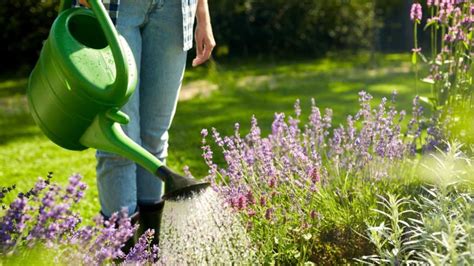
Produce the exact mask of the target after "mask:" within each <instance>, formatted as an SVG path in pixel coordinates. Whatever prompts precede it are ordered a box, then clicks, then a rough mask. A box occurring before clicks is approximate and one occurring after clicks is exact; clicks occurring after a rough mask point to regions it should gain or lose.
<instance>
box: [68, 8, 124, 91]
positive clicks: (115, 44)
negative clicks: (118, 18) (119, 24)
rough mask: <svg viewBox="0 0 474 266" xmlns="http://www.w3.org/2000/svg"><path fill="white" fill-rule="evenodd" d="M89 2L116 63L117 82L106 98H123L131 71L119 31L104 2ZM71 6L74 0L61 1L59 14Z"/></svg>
mask: <svg viewBox="0 0 474 266" xmlns="http://www.w3.org/2000/svg"><path fill="white" fill-rule="evenodd" d="M88 2H89V4H90V6H91V9H92V11H93V12H94V15H95V16H96V18H97V20H98V21H99V24H100V27H101V29H102V31H103V32H104V35H105V38H106V39H107V43H108V44H109V46H110V50H111V51H112V55H113V57H114V61H115V70H116V71H115V73H116V74H115V81H114V83H113V84H112V85H110V86H109V88H108V89H107V90H106V91H104V94H105V95H104V97H105V98H108V99H114V98H122V97H123V96H124V95H126V93H127V90H128V82H129V78H128V75H129V69H128V64H127V60H125V58H126V57H125V53H124V49H122V47H121V46H120V42H119V39H118V33H117V30H116V29H115V26H114V24H113V23H112V20H111V19H110V17H109V16H108V14H107V11H106V10H105V7H104V5H103V4H102V1H101V0H88ZM71 6H72V0H61V3H60V5H59V13H61V12H63V11H65V10H67V9H69V8H71Z"/></svg>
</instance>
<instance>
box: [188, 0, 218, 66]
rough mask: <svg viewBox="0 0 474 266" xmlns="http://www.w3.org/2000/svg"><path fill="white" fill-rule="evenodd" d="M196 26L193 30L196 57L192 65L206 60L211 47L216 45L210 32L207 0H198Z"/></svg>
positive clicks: (209, 55)
mask: <svg viewBox="0 0 474 266" xmlns="http://www.w3.org/2000/svg"><path fill="white" fill-rule="evenodd" d="M196 18H197V26H196V32H195V34H194V35H195V36H194V38H195V41H196V58H194V60H193V66H194V67H195V66H198V65H200V64H202V63H204V62H206V61H207V60H208V59H209V58H210V57H211V54H212V49H214V47H215V46H216V41H215V40H214V34H213V33H212V26H211V17H210V15H209V6H208V4H207V0H198V3H197V10H196Z"/></svg>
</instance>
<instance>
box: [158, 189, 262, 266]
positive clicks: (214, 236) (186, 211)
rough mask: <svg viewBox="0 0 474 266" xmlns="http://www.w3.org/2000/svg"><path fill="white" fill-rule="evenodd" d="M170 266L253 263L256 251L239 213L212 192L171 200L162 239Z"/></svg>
mask: <svg viewBox="0 0 474 266" xmlns="http://www.w3.org/2000/svg"><path fill="white" fill-rule="evenodd" d="M160 254H161V256H160V257H161V261H162V262H163V263H164V264H166V265H203V264H207V265H216V264H218V265H222V264H226V265H229V264H233V265H239V264H246V265H248V264H252V262H255V250H254V248H253V247H252V245H251V242H250V240H249V238H248V236H247V234H246V232H245V228H244V227H243V226H242V224H241V223H240V222H239V220H238V217H237V216H236V214H234V213H232V210H230V209H229V208H228V207H226V206H225V204H224V202H223V200H222V199H221V198H220V197H219V196H218V194H217V193H216V192H214V191H213V190H212V189H207V190H205V191H204V192H201V193H200V194H197V195H194V196H193V197H192V198H188V199H184V200H180V201H167V202H166V204H165V209H164V211H163V219H162V229H161V237H160Z"/></svg>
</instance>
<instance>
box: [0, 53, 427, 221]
mask: <svg viewBox="0 0 474 266" xmlns="http://www.w3.org/2000/svg"><path fill="white" fill-rule="evenodd" d="M368 58H369V57H368V56H367V55H359V56H352V57H349V58H330V59H329V58H326V59H319V60H309V59H308V60H297V61H295V60H293V61H277V62H274V61H263V60H260V61H259V60H253V61H251V60H246V61H244V60H241V61H235V62H227V63H222V64H220V63H211V64H209V65H208V66H207V67H201V68H198V69H190V70H189V71H188V72H187V73H186V77H185V83H187V82H190V81H196V80H202V79H204V80H207V81H208V82H211V83H214V84H216V85H217V86H218V90H217V91H214V92H213V93H212V94H211V95H210V96H209V97H203V96H197V97H194V98H193V99H190V100H187V101H182V102H180V103H179V106H178V110H177V113H176V117H175V119H174V122H173V126H172V129H171V132H170V135H171V139H170V157H169V159H168V164H169V165H170V166H171V167H174V168H176V169H181V168H182V167H183V166H185V165H189V166H190V168H191V171H192V172H193V173H194V175H195V176H203V175H205V174H206V172H207V169H206V167H205V164H204V162H203V160H202V159H201V157H200V154H201V149H200V146H201V138H200V131H201V129H202V128H211V127H215V128H217V129H218V130H219V131H220V132H222V134H230V133H231V132H232V130H233V125H234V123H235V122H238V123H240V124H241V128H242V131H243V133H245V132H247V131H248V128H249V121H250V118H251V116H252V115H255V116H256V117H257V118H258V120H259V124H260V125H261V127H262V129H263V132H264V133H265V132H268V130H269V128H270V125H271V122H272V119H273V115H274V113H275V112H286V113H287V114H290V113H291V112H292V108H293V103H294V102H295V100H296V99H300V100H301V103H302V108H303V114H308V113H309V112H308V111H309V105H310V99H311V98H315V99H316V102H317V104H318V106H319V107H321V108H332V109H333V110H334V116H335V117H334V119H335V121H336V122H338V121H339V122H340V121H343V119H344V118H345V116H346V115H348V114H352V113H354V112H355V110H356V108H357V106H358V103H357V98H358V95H357V92H358V91H360V90H366V91H368V92H370V93H371V94H372V95H373V96H374V97H375V98H376V99H378V100H379V99H380V98H381V97H384V96H385V97H389V96H390V93H391V92H392V91H393V90H397V91H398V93H399V97H398V100H399V104H400V106H401V107H402V108H404V109H407V111H409V109H410V104H411V99H412V97H413V96H414V95H415V89H414V88H415V80H414V74H413V71H412V68H411V66H410V64H409V63H407V62H409V56H408V55H378V56H377V58H376V59H377V60H376V61H375V62H371V63H369V60H368ZM369 66H373V67H369ZM26 84H27V79H26V77H6V76H5V75H3V77H2V78H1V79H0V185H2V186H9V185H12V184H17V186H18V190H19V191H24V190H27V189H29V188H30V187H31V186H32V185H33V183H34V182H35V180H36V178H37V177H38V176H43V177H44V176H46V175H47V173H48V172H49V171H52V172H54V176H55V177H54V179H55V180H56V181H58V182H60V183H65V182H66V181H67V177H68V176H70V175H71V174H72V173H81V174H82V175H83V176H84V177H85V181H86V182H87V183H88V185H89V186H90V189H89V190H88V193H87V194H86V200H84V201H83V203H82V205H81V210H80V211H81V213H82V215H83V216H84V217H85V218H88V217H91V216H93V215H95V214H96V213H98V211H99V204H98V200H97V190H96V187H95V159H94V151H92V150H86V151H83V152H72V151H66V150H64V149H62V148H59V147H57V146H55V145H54V144H53V143H51V142H50V141H49V140H48V139H47V138H46V137H45V136H44V135H43V134H42V133H41V132H40V130H39V129H38V128H37V127H36V125H35V124H34V122H33V120H32V119H31V118H30V116H29V114H28V109H27V106H26V101H25V97H24V93H25V87H26ZM418 85H419V86H418V88H419V90H420V92H423V93H427V92H428V91H429V88H428V87H426V86H425V85H422V84H420V83H419V84H418Z"/></svg>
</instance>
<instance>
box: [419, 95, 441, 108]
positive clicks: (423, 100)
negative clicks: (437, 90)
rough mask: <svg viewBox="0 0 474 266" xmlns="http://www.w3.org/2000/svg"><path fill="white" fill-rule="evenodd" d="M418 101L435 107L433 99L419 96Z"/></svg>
mask: <svg viewBox="0 0 474 266" xmlns="http://www.w3.org/2000/svg"><path fill="white" fill-rule="evenodd" d="M420 101H422V102H424V103H427V104H429V105H431V106H437V104H436V99H435V98H433V97H425V96H420Z"/></svg>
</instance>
